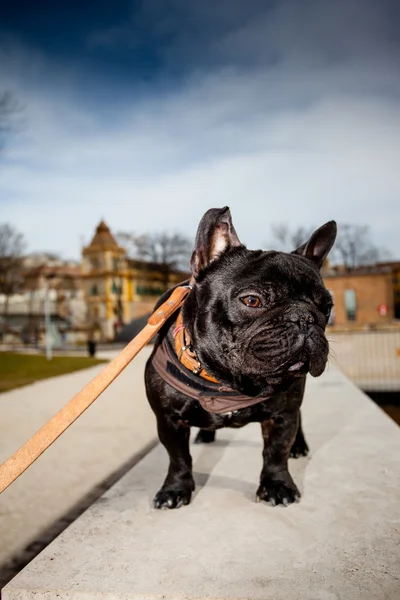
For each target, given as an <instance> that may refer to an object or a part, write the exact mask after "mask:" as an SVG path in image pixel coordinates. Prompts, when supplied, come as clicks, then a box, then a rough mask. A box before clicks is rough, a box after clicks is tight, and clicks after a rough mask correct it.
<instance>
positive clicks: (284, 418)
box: [257, 410, 300, 506]
mask: <svg viewBox="0 0 400 600" xmlns="http://www.w3.org/2000/svg"><path fill="white" fill-rule="evenodd" d="M298 421H299V411H298V410H297V411H295V412H291V413H286V414H282V415H279V416H278V417H275V418H273V419H271V420H269V421H264V422H263V423H261V429H262V434H263V439H264V450H263V461H264V464H263V469H262V471H261V478H260V487H259V488H258V491H257V500H258V501H260V500H263V501H264V502H267V503H268V504H271V505H272V506H275V505H276V504H283V505H284V506H287V505H288V504H292V503H293V502H298V501H299V499H300V492H299V490H298V489H297V487H296V485H295V483H294V482H293V479H292V477H291V475H290V473H289V471H288V459H289V454H290V449H291V447H292V444H293V442H294V440H295V437H296V432H297V428H298Z"/></svg>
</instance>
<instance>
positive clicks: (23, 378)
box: [0, 352, 107, 392]
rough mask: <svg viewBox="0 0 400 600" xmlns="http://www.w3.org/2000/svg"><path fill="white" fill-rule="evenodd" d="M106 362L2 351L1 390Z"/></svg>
mask: <svg viewBox="0 0 400 600" xmlns="http://www.w3.org/2000/svg"><path fill="white" fill-rule="evenodd" d="M105 362H107V361H106V360H98V359H96V358H89V357H84V356H54V357H53V359H52V360H49V361H48V360H47V359H46V357H45V356H38V355H30V354H14V353H12V352H0V392H7V391H9V390H13V389H14V388H18V387H21V386H23V385H29V384H30V383H34V382H35V381H40V380H42V379H48V378H49V377H55V376H56V375H65V374H66V373H73V372H74V371H81V370H82V369H87V368H89V367H93V366H95V365H99V364H101V363H105Z"/></svg>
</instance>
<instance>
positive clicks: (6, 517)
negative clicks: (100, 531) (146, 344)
mask: <svg viewBox="0 0 400 600" xmlns="http://www.w3.org/2000/svg"><path fill="white" fill-rule="evenodd" d="M149 351H150V350H149V348H146V349H144V350H143V351H142V352H141V353H140V354H139V355H138V357H137V358H136V359H135V361H134V362H133V363H132V364H131V365H129V366H128V367H127V369H126V370H125V371H124V372H123V373H122V374H121V376H120V377H119V378H118V379H117V380H116V381H115V382H114V383H113V384H112V385H111V386H110V387H109V388H108V390H106V392H105V393H104V394H103V395H102V396H101V397H100V398H99V399H98V400H97V401H96V402H95V403H94V404H93V405H92V406H91V407H90V408H89V409H88V410H87V411H86V413H84V414H83V415H82V416H81V417H80V418H79V419H78V421H76V422H75V423H74V424H73V425H72V426H71V427H70V428H69V429H68V430H67V432H66V433H65V434H64V435H63V436H61V438H60V439H59V440H57V441H56V442H55V443H54V444H53V446H51V447H50V448H49V450H47V451H46V452H45V453H44V454H43V455H42V456H41V457H40V458H39V459H38V461H37V462H36V463H34V465H32V467H30V468H29V469H28V470H27V471H26V472H25V473H24V474H23V475H22V476H21V477H20V478H19V479H18V480H17V481H16V482H14V483H13V484H12V485H11V486H10V487H9V488H8V489H7V490H6V491H5V492H4V493H3V494H1V495H0V575H1V573H2V571H3V570H4V569H5V568H6V565H7V564H8V562H9V561H10V559H11V558H12V557H14V556H15V555H17V556H19V555H20V554H21V553H22V554H23V553H24V552H25V551H26V547H27V546H29V545H30V544H31V543H32V542H37V540H38V539H39V540H40V539H41V537H43V535H44V532H45V531H47V529H48V528H51V526H52V524H53V523H54V522H55V521H57V520H58V519H60V518H61V517H63V516H64V515H65V514H66V513H68V512H69V511H70V510H71V509H72V508H73V507H75V505H76V504H77V503H79V502H80V501H81V500H82V498H84V497H85V495H86V494H90V493H91V492H92V490H93V488H95V487H96V486H98V485H99V484H100V482H102V481H103V480H104V479H105V478H107V477H108V476H109V475H110V474H111V473H112V472H114V471H115V470H117V469H119V468H120V467H121V465H123V464H124V463H125V462H127V461H130V460H131V459H133V458H134V456H135V455H136V454H137V453H140V452H141V451H143V449H144V448H146V447H147V445H148V444H149V443H151V442H152V441H155V439H156V427H155V419H154V416H153V413H152V411H151V409H150V407H149V405H148V403H147V399H146V397H145V390H144V383H143V367H144V362H145V360H146V358H147V356H148V354H149ZM114 355H115V353H111V354H110V353H105V352H103V353H99V357H101V358H112V357H113V356H114ZM0 359H1V357H0ZM102 368H104V365H100V366H97V367H94V368H91V369H87V370H85V371H78V372H77V373H72V374H70V375H63V376H60V377H55V378H52V379H47V380H45V381H41V382H38V383H35V384H33V385H30V386H26V387H24V388H20V389H16V390H12V391H10V392H7V393H4V394H0V462H3V460H5V459H6V458H8V456H9V455H11V454H12V453H13V452H14V451H15V450H17V448H19V447H20V446H21V445H22V444H23V443H24V442H25V441H26V440H27V439H28V438H29V437H30V436H31V435H32V434H33V433H34V432H35V431H36V430H37V429H39V427H40V426H41V425H43V424H44V423H45V422H46V421H47V420H48V419H49V418H50V417H51V416H52V415H53V414H54V413H55V412H57V410H59V409H60V408H61V407H62V406H63V405H64V404H65V403H66V402H67V401H68V400H70V399H71V398H72V397H73V396H74V394H75V393H76V392H78V391H79V390H80V389H81V388H82V387H83V386H84V385H85V384H86V383H88V382H89V381H90V380H91V379H92V378H93V377H94V376H95V375H96V374H97V373H98V372H99V371H101V369H102ZM46 535H47V534H46ZM0 580H1V577H0ZM0 587H1V585H0Z"/></svg>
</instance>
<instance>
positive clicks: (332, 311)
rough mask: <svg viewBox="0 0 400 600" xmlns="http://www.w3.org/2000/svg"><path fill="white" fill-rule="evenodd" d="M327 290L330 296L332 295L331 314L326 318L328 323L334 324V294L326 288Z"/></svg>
mask: <svg viewBox="0 0 400 600" xmlns="http://www.w3.org/2000/svg"><path fill="white" fill-rule="evenodd" d="M328 292H329V293H330V295H331V297H332V302H333V305H332V308H331V314H330V315H329V319H328V325H334V324H335V295H334V293H333V292H332V290H328Z"/></svg>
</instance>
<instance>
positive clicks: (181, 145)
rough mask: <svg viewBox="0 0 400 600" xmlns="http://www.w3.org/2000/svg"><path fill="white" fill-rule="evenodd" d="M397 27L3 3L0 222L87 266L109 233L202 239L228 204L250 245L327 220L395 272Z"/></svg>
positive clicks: (345, 7)
mask: <svg viewBox="0 0 400 600" xmlns="http://www.w3.org/2000/svg"><path fill="white" fill-rule="evenodd" d="M399 25H400V9H399V8H398V2H397V1H395V0H385V1H384V2H376V0H338V1H335V2H334V1H333V0H330V1H328V0H302V1H299V0H271V1H265V0H264V1H262V0H247V1H244V0H240V1H239V0H220V2H215V1H214V2H211V1H208V0H203V1H202V2H193V1H188V0H171V1H166V0H144V1H142V2H132V1H130V2H128V1H122V0H120V1H114V2H112V3H111V2H103V1H102V0H97V1H94V0H93V1H92V0H91V1H86V2H84V1H81V2H77V1H70V2H58V1H55V0H53V1H52V2H50V1H48V0H42V1H40V2H35V3H32V2H28V1H22V0H20V1H18V0H14V2H12V3H11V2H10V3H2V4H1V6H0V65H1V68H0V91H1V90H5V89H10V90H12V91H13V92H14V93H15V95H16V96H17V97H18V99H19V100H20V102H21V103H22V104H23V106H24V110H23V113H22V114H21V115H19V116H18V119H19V129H18V131H17V133H16V134H15V135H13V136H11V137H10V138H9V139H7V140H5V141H6V144H5V148H4V150H3V152H2V154H1V155H0V220H1V221H2V222H3V221H9V222H11V223H13V224H14V225H15V226H17V227H18V228H19V229H20V230H21V231H22V232H23V233H24V234H25V235H26V238H27V240H28V242H29V249H30V250H32V251H33V250H51V251H55V252H59V253H60V254H62V255H63V256H64V257H74V258H77V257H78V256H79V252H80V243H81V241H82V240H84V241H85V242H88V240H89V238H90V237H91V235H92V232H93V229H94V227H95V226H96V224H97V222H98V221H99V220H100V219H101V218H105V219H106V220H107V222H108V223H109V224H110V226H111V227H112V228H113V229H114V230H115V231H117V230H127V231H134V232H137V233H142V232H145V231H157V230H170V231H182V232H185V233H187V235H189V236H191V237H194V234H195V230H196V227H197V223H198V221H199V219H200V218H201V216H202V214H203V213H204V212H205V211H206V210H207V209H208V208H210V207H215V206H224V205H226V204H227V205H229V206H230V207H231V210H232V214H233V218H234V222H235V224H236V229H237V230H238V232H239V235H240V237H241V238H242V241H244V242H245V243H247V244H248V245H249V247H253V248H256V247H260V246H263V245H265V242H267V241H268V238H269V231H270V225H271V224H273V223H279V222H283V221H285V222H288V223H289V224H291V225H293V226H295V225H307V224H309V223H311V224H315V225H320V224H322V223H323V222H324V221H326V220H328V219H332V218H334V219H336V220H338V221H339V222H341V221H342V222H354V223H362V224H364V223H366V224H368V225H370V227H371V229H372V232H373V236H374V240H375V242H376V243H377V244H378V245H380V246H385V247H387V248H388V249H389V250H391V252H392V254H393V256H397V257H400V236H399V234H398V231H399V226H400V214H399V213H400V209H399V208H398V207H399V205H400V201H399V198H400V178H399V176H398V171H399V168H398V162H399V159H398V157H399V156H400V103H399V95H400V47H399V35H400V34H399V31H400V27H399Z"/></svg>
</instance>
